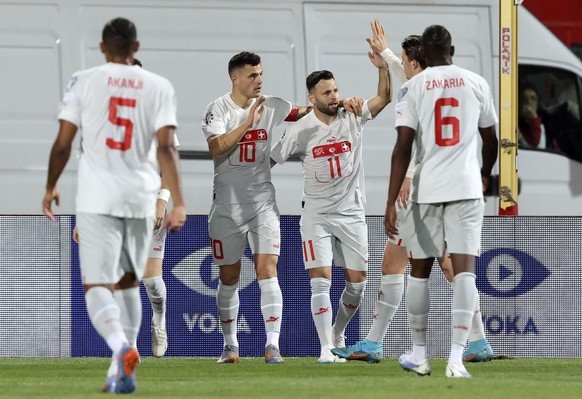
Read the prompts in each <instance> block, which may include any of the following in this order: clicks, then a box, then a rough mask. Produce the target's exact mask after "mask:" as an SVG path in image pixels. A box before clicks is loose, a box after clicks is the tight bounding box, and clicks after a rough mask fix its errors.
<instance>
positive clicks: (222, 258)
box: [202, 52, 311, 364]
mask: <svg viewBox="0 0 582 399" xmlns="http://www.w3.org/2000/svg"><path fill="white" fill-rule="evenodd" d="M228 75H229V77H230V79H231V82H232V89H231V91H230V92H229V93H227V94H225V95H223V96H222V97H219V98H217V99H216V100H214V101H213V102H211V103H210V104H209V105H208V107H207V110H206V114H205V116H204V118H203V120H202V130H203V132H204V135H205V136H206V139H207V141H208V149H209V151H210V154H211V155H212V157H213V159H214V200H213V203H212V208H211V210H210V214H209V217H208V225H209V232H210V238H211V240H212V253H213V259H214V262H215V264H217V265H218V266H219V267H220V272H219V276H220V281H219V284H218V293H217V295H216V303H217V306H218V314H219V317H220V324H221V327H222V333H223V336H224V347H223V351H222V354H221V356H220V358H219V359H218V363H238V362H239V344H238V340H237V320H238V310H239V297H238V285H239V278H240V269H241V258H242V256H243V254H244V250H245V247H246V245H247V243H248V244H250V246H251V249H252V251H253V254H254V262H255V271H256V274H257V280H258V282H259V287H260V290H261V313H262V315H263V320H264V321H265V330H266V333H267V340H266V344H265V362H266V363H268V364H280V363H283V358H282V357H281V354H280V352H279V334H280V332H281V316H282V314H283V297H282V295H281V288H280V287H279V282H278V280H277V261H278V258H279V247H280V227H279V211H278V209H277V206H276V204H275V188H274V186H273V183H272V182H271V164H270V156H269V154H270V151H271V138H272V134H273V129H274V128H275V127H276V126H278V125H280V124H281V123H283V122H284V121H295V120H297V119H299V118H301V117H302V116H303V115H305V114H306V113H307V112H309V110H310V109H311V108H310V107H295V106H293V105H292V104H291V103H289V102H287V101H285V100H282V99H280V98H277V97H271V96H262V95H261V89H262V86H263V68H262V66H261V58H260V57H259V56H258V55H257V54H254V53H250V52H241V53H239V54H236V55H235V56H233V57H232V58H231V59H230V62H229V63H228Z"/></svg>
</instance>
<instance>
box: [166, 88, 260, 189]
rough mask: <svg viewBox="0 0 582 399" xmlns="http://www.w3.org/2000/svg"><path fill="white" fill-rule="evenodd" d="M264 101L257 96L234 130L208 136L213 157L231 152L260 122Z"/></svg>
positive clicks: (209, 148) (209, 149)
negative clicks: (244, 117) (246, 114)
mask: <svg viewBox="0 0 582 399" xmlns="http://www.w3.org/2000/svg"><path fill="white" fill-rule="evenodd" d="M264 102H265V97H263V96H261V97H259V98H257V100H256V101H255V103H254V104H253V106H252V107H251V109H250V111H249V116H248V118H247V119H246V120H245V121H244V122H243V123H241V124H240V125H239V126H237V127H236V128H235V129H234V130H231V131H230V132H227V133H224V134H216V135H214V136H210V137H209V138H208V151H209V152H210V155H212V158H219V157H220V156H222V155H223V154H226V153H228V152H230V151H231V150H232V149H233V148H234V147H235V146H236V145H237V144H238V142H239V141H240V139H241V137H242V136H243V135H244V134H245V133H246V132H247V130H249V129H250V128H251V127H253V125H254V124H255V123H257V122H258V120H259V118H260V117H261V113H262V112H263V106H262V104H263V103H264ZM172 193H173V192H172Z"/></svg>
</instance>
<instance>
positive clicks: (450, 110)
mask: <svg viewBox="0 0 582 399" xmlns="http://www.w3.org/2000/svg"><path fill="white" fill-rule="evenodd" d="M422 42H423V47H422V48H423V53H424V56H425V59H426V63H427V66H428V68H427V69H426V70H425V71H424V72H423V73H421V74H418V75H417V76H416V77H415V78H414V79H411V80H410V81H409V82H407V83H405V84H404V85H403V86H402V88H401V90H400V92H399V95H398V100H399V102H398V104H397V105H396V127H397V131H398V138H397V141H396V145H395V147H394V150H393V153H392V173H391V176H390V187H389V194H388V203H387V208H386V215H385V222H384V223H385V228H386V232H387V234H388V235H389V236H390V238H394V235H395V234H397V233H398V227H397V221H396V220H397V212H396V201H397V199H398V194H399V191H400V188H401V187H402V183H403V180H404V177H405V174H406V168H407V167H408V165H409V164H410V156H411V151H412V145H413V142H414V141H415V135H416V145H417V155H416V156H417V160H418V167H417V170H416V172H415V175H414V191H413V192H412V197H411V204H410V208H411V209H410V211H409V212H408V213H407V214H406V215H405V216H404V220H403V223H402V226H401V231H402V237H403V238H404V240H405V242H406V245H407V248H408V250H409V251H410V262H411V265H412V271H411V273H410V278H409V283H408V294H407V297H406V301H407V307H408V314H409V324H410V330H411V333H412V341H413V349H412V351H411V352H410V353H407V354H404V355H402V356H400V359H399V363H400V366H401V367H402V368H404V369H405V370H407V371H414V372H416V373H417V374H419V375H429V374H430V373H431V367H430V363H429V361H428V359H427V356H426V331H427V324H428V313H429V308H430V297H429V292H428V278H429V276H430V272H431V269H432V264H433V262H434V259H435V258H436V257H442V256H443V255H444V253H445V246H446V247H447V248H448V250H449V252H450V256H451V261H452V265H453V271H454V276H455V277H454V280H453V284H452V287H453V301H452V337H451V338H452V339H451V352H450V355H449V360H448V363H447V367H446V372H445V375H446V376H447V377H452V378H469V377H471V375H470V374H469V373H468V372H467V370H466V369H465V366H464V365H463V359H462V355H463V349H464V347H465V343H466V341H467V338H468V335H469V331H470V328H471V322H472V320H473V318H474V316H475V300H476V297H477V287H476V285H475V256H477V255H478V254H479V250H480V244H481V227H482V223H483V211H484V201H483V188H484V187H487V185H488V177H489V176H490V174H491V169H492V168H493V165H494V164H495V161H496V159H497V152H498V141H497V136H496V133H495V124H496V123H497V115H496V114H495V106H494V104H493V98H492V96H491V91H490V88H489V85H488V84H487V82H486V81H485V80H484V79H483V78H482V77H481V76H479V75H477V74H475V73H473V72H470V71H468V70H466V69H463V68H460V67H457V66H455V65H453V64H452V56H453V53H454V47H453V46H452V45H451V36H450V33H449V32H448V31H447V29H446V28H444V27H443V26H440V25H432V26H429V27H428V28H426V29H425V31H424V33H423V35H422ZM419 132H422V134H420V133H419ZM479 135H480V136H481V138H482V141H483V147H482V151H481V154H482V159H483V165H482V167H481V168H479V161H478V157H477V149H478V139H477V138H478V136H479ZM479 177H481V181H479ZM445 240H446V241H445ZM445 242H446V244H445Z"/></svg>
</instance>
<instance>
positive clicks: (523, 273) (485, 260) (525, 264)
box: [476, 248, 550, 297]
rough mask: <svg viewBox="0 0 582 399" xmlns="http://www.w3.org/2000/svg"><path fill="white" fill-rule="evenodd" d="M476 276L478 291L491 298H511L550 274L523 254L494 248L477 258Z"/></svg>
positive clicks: (523, 292)
mask: <svg viewBox="0 0 582 399" xmlns="http://www.w3.org/2000/svg"><path fill="white" fill-rule="evenodd" d="M476 275H477V288H478V289H479V291H482V292H485V293H486V294H489V295H491V296H494V297H515V296H519V295H522V294H525V293H526V292H529V291H531V290H532V289H534V288H535V287H537V286H538V285H539V284H541V283H542V282H543V281H544V280H545V279H546V278H548V276H549V275H550V271H549V270H548V269H547V268H546V267H545V266H544V265H543V264H542V263H541V262H540V261H538V260H537V259H536V258H534V257H533V256H531V255H529V254H527V253H525V252H522V251H519V250H517V249H510V248H497V249H493V250H491V251H487V252H485V253H484V254H483V255H481V256H480V257H479V258H478V259H477V265H476Z"/></svg>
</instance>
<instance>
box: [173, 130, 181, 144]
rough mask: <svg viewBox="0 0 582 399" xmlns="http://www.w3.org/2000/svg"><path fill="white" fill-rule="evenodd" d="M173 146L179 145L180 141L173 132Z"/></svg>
mask: <svg viewBox="0 0 582 399" xmlns="http://www.w3.org/2000/svg"><path fill="white" fill-rule="evenodd" d="M174 146H175V147H180V142H179V141H178V135H177V134H176V132H174Z"/></svg>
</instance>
